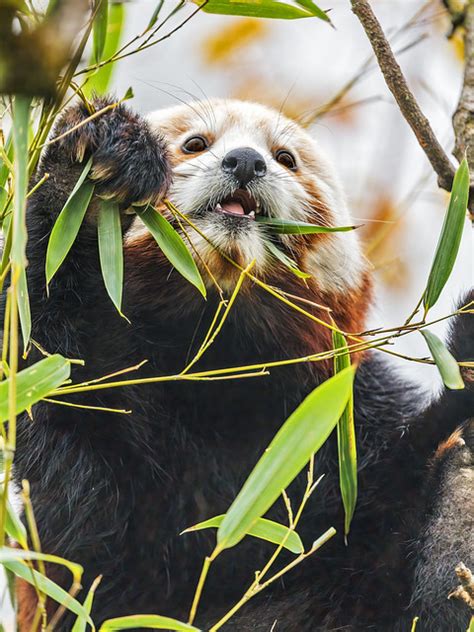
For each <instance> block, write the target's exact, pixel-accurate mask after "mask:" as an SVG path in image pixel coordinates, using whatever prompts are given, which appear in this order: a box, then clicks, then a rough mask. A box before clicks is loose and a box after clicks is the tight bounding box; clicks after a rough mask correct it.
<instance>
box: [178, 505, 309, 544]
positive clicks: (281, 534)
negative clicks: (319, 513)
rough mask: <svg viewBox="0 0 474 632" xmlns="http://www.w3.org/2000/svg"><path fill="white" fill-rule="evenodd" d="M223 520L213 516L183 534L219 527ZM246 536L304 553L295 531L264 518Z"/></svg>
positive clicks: (258, 520)
mask: <svg viewBox="0 0 474 632" xmlns="http://www.w3.org/2000/svg"><path fill="white" fill-rule="evenodd" d="M224 518H225V514H222V515H221V516H214V518H209V520H206V521H204V522H200V523H199V524H195V525H194V526H192V527H189V529H185V530H184V531H183V533H190V532H191V531H200V530H201V529H209V528H211V527H220V526H221V524H222V521H223V520H224ZM246 535H251V536H253V537H254V538H259V539H260V540H266V541H267V542H272V543H273V544H278V545H280V544H281V543H282V542H284V544H283V546H284V547H285V549H288V550H289V551H291V552H292V553H303V551H304V547H303V543H302V542H301V538H300V536H299V535H298V534H297V533H296V531H291V530H290V529H289V528H288V527H286V526H285V525H283V524H279V523H278V522H274V521H273V520H267V519H266V518H258V519H257V521H256V522H255V523H254V524H253V525H252V526H251V527H250V529H249V531H248V532H247V534H246ZM285 538H286V540H285Z"/></svg>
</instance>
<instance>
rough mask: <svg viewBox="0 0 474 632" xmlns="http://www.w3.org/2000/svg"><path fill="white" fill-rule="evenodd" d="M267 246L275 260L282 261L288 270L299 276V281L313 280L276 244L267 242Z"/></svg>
mask: <svg viewBox="0 0 474 632" xmlns="http://www.w3.org/2000/svg"><path fill="white" fill-rule="evenodd" d="M265 246H266V248H267V249H268V250H269V251H270V253H271V254H272V255H273V256H274V257H275V259H278V261H281V263H283V265H285V266H286V267H287V268H288V270H290V271H291V272H293V274H294V275H295V276H297V277H298V278H299V279H310V278H311V275H310V274H307V273H306V272H302V270H300V269H299V268H298V266H297V265H296V263H295V262H294V261H293V259H291V258H290V257H288V255H286V254H285V253H284V252H282V251H281V250H280V249H279V248H278V246H277V245H276V244H274V243H273V242H271V241H267V242H265Z"/></svg>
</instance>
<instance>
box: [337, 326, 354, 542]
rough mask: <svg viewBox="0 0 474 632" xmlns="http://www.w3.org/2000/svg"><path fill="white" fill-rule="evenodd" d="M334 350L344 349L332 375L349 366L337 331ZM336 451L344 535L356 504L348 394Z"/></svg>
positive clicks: (351, 405) (351, 407) (351, 411)
mask: <svg viewBox="0 0 474 632" xmlns="http://www.w3.org/2000/svg"><path fill="white" fill-rule="evenodd" d="M332 344H333V348H334V349H344V350H345V351H344V353H343V354H342V355H337V356H335V358H334V373H335V374H337V373H339V372H340V371H343V370H344V369H346V368H347V367H349V366H351V356H350V354H349V350H348V347H347V342H346V339H345V338H344V336H343V335H342V334H341V333H340V332H339V331H333V332H332ZM337 450H338V460H339V486H340V489H341V496H342V504H343V505H344V535H346V536H347V534H348V533H349V529H350V526H351V521H352V517H353V515H354V511H355V506H356V502H357V446H356V435H355V425H354V397H353V393H351V394H350V397H349V401H348V403H347V406H346V407H345V409H344V412H343V413H342V415H341V418H340V419H339V423H338V424H337Z"/></svg>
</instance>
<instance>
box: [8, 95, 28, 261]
mask: <svg viewBox="0 0 474 632" xmlns="http://www.w3.org/2000/svg"><path fill="white" fill-rule="evenodd" d="M29 116H30V98H29V97H24V96H19V95H17V96H16V97H15V99H14V101H13V146H14V149H15V158H14V168H15V190H14V196H13V227H12V230H13V233H12V236H13V239H12V249H11V260H12V262H13V263H14V264H16V265H17V266H19V267H20V268H24V266H25V263H26V256H25V250H26V240H27V234H26V221H25V215H26V189H27V185H28V119H29Z"/></svg>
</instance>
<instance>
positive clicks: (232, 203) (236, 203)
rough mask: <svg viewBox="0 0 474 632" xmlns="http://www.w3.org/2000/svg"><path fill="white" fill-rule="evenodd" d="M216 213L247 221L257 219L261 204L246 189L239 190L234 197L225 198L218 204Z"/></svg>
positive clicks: (215, 209) (215, 208)
mask: <svg viewBox="0 0 474 632" xmlns="http://www.w3.org/2000/svg"><path fill="white" fill-rule="evenodd" d="M214 211H216V212H217V213H223V214H224V215H230V216H232V217H242V218H245V219H250V220H252V219H255V215H256V214H258V213H260V211H261V208H260V202H259V201H258V200H256V199H255V198H254V197H253V196H252V195H251V194H250V193H249V192H248V191H247V190H246V189H237V190H236V191H234V193H233V194H232V195H229V197H226V198H224V199H223V200H222V201H221V202H219V203H218V204H216V206H215V207H214Z"/></svg>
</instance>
